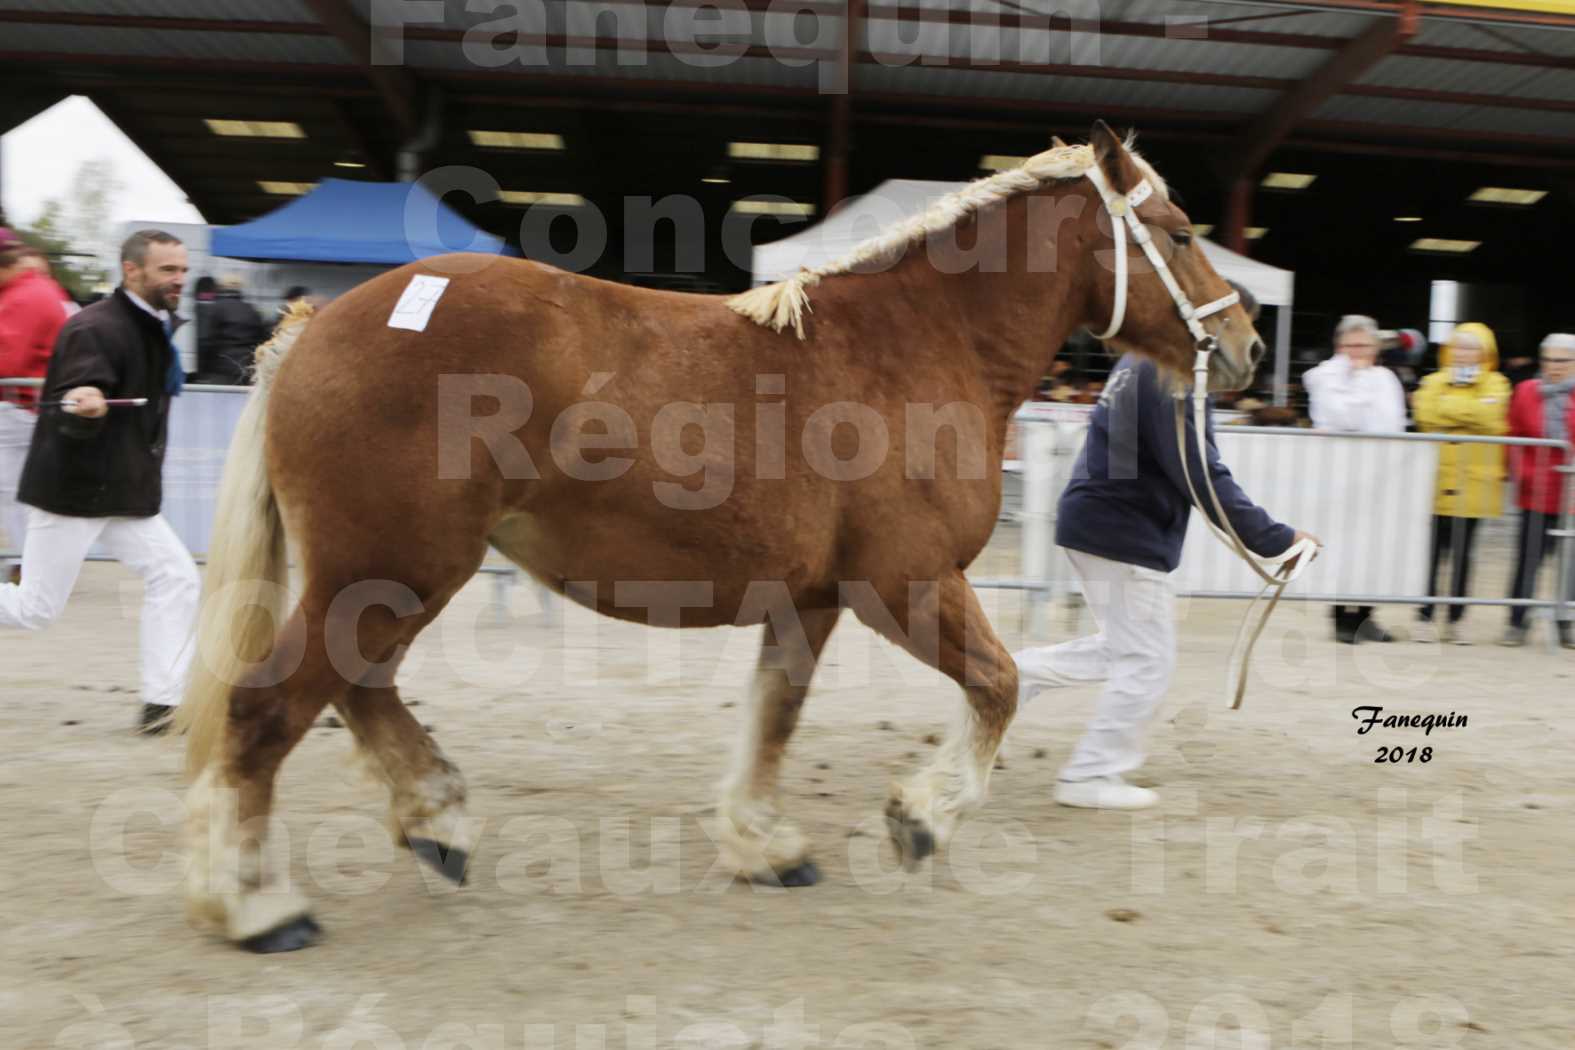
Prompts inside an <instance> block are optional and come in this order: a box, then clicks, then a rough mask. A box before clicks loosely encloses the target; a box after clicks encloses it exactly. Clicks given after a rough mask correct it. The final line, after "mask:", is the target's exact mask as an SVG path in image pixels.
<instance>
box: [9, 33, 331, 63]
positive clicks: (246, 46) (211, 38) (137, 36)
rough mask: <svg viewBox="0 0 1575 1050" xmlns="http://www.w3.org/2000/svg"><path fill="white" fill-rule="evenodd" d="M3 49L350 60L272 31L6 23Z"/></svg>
mask: <svg viewBox="0 0 1575 1050" xmlns="http://www.w3.org/2000/svg"><path fill="white" fill-rule="evenodd" d="M4 47H5V49H6V50H15V51H40V52H61V53H65V54H82V55H134V56H137V57H139V58H173V59H181V58H185V59H191V60H194V61H199V60H208V61H213V60H221V61H222V60H226V59H229V60H234V61H242V62H295V63H301V64H307V65H311V64H326V65H334V64H341V63H348V62H349V61H350V57H349V56H348V55H347V54H346V53H345V50H344V48H343V47H341V46H340V44H339V42H338V41H337V40H334V39H333V38H332V37H327V36H302V35H299V34H278V33H215V32H179V33H172V32H165V31H163V30H153V29H92V30H88V31H84V30H83V29H82V28H81V27H78V26H53V25H7V26H6V27H5V45H4Z"/></svg>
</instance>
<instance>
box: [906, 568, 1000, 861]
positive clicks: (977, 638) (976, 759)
mask: <svg viewBox="0 0 1575 1050" xmlns="http://www.w3.org/2000/svg"><path fill="white" fill-rule="evenodd" d="M937 635H938V641H939V645H938V646H936V647H935V649H933V650H930V651H927V652H926V651H922V650H923V649H927V648H928V647H926V646H921V647H919V649H913V651H914V652H915V655H918V656H919V657H920V658H921V659H924V660H925V661H926V662H932V661H933V662H934V664H935V666H936V668H937V669H939V670H940V671H941V673H943V674H945V675H946V676H947V677H949V678H951V679H952V680H953V681H955V682H956V683H957V684H958V685H960V686H962V689H963V694H964V695H965V697H966V698H967V703H966V704H965V705H964V706H963V708H962V710H961V712H960V717H959V719H958V721H957V723H956V724H954V725H953V726H952V729H951V731H950V732H949V733H948V734H947V737H946V740H945V742H943V743H942V745H941V746H940V748H939V749H938V750H937V751H936V753H935V757H934V758H933V759H932V760H931V762H930V764H929V765H928V766H927V767H925V768H924V769H922V770H920V771H919V772H918V773H916V774H915V775H914V776H912V777H911V778H909V779H908V780H907V781H906V782H905V783H902V784H896V785H893V787H892V797H891V800H890V802H888V803H887V806H886V821H887V826H888V828H889V829H890V831H891V836H892V840H893V841H894V842H895V843H896V845H897V852H898V854H899V855H900V856H901V857H902V860H903V863H904V865H905V866H907V867H908V868H909V869H910V870H911V869H912V868H914V867H916V866H917V865H918V863H919V861H921V860H923V859H924V858H925V857H926V856H928V855H929V854H931V853H933V852H935V850H936V849H937V848H939V847H941V846H944V845H945V844H946V842H947V841H948V840H949V839H950V838H951V835H952V832H953V831H954V830H956V827H957V823H958V821H959V820H960V819H961V818H962V817H964V816H966V815H967V814H968V813H970V812H972V811H973V810H976V809H978V808H979V807H980V806H981V805H983V804H984V799H985V795H986V793H987V791H988V788H989V783H990V770H991V769H992V768H993V767H994V765H995V755H996V752H997V751H998V750H999V748H1000V746H1001V738H1002V736H1004V735H1005V733H1006V728H1007V726H1009V725H1010V724H1011V722H1012V716H1013V715H1014V714H1015V713H1016V711H1017V665H1016V664H1015V663H1013V662H1012V657H1011V654H1010V653H1008V652H1007V651H1006V647H1005V646H1003V645H1002V644H1001V641H1000V639H999V638H997V637H996V636H995V630H994V628H992V627H991V626H990V621H989V620H988V619H987V618H986V617H985V615H984V610H983V609H981V608H980V607H979V599H978V596H977V595H975V594H974V591H973V587H972V586H971V585H970V584H969V583H968V581H967V579H966V578H964V577H963V576H962V574H961V573H957V574H955V575H954V576H952V577H950V578H947V579H945V580H942V581H940V585H939V587H937V588H936V589H935V591H934V592H933V595H932V598H931V600H929V601H927V602H921V603H919V605H918V607H917V608H915V609H913V610H912V611H911V612H910V623H909V633H908V640H909V642H910V649H912V648H913V647H912V645H911V642H912V640H914V639H925V638H930V639H935V638H937Z"/></svg>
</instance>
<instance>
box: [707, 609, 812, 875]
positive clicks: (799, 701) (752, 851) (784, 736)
mask: <svg viewBox="0 0 1575 1050" xmlns="http://www.w3.org/2000/svg"><path fill="white" fill-rule="evenodd" d="M839 611H840V610H837V609H810V610H807V611H803V612H800V613H798V614H797V615H796V616H787V617H777V618H774V619H773V620H771V621H770V622H768V623H767V624H766V633H765V638H764V640H763V641H762V643H761V648H760V662H759V664H758V665H757V666H756V668H755V677H754V681H753V683H751V686H750V690H749V705H748V710H746V711H745V712H744V725H743V733H742V735H741V736H740V738H739V742H738V751H737V753H736V754H735V755H734V757H733V767H732V770H731V771H730V772H729V773H728V776H727V779H726V781H725V782H724V783H723V787H722V800H721V802H720V804H719V805H718V807H717V813H718V815H719V817H720V818H721V826H722V829H721V845H722V851H723V855H724V857H725V859H726V861H727V863H728V864H729V865H730V866H731V867H732V869H733V871H734V872H735V873H736V874H737V876H738V877H739V878H743V879H748V880H750V881H752V882H761V883H766V884H768V885H778V886H811V885H814V884H815V883H816V882H817V881H819V878H820V872H819V869H817V868H816V867H815V865H814V862H812V861H811V860H810V859H809V843H808V841H807V840H806V839H805V838H804V835H803V833H802V832H800V831H799V830H798V828H797V826H795V825H794V824H793V823H792V822H791V821H788V820H786V819H784V818H782V817H781V816H780V815H779V814H778V812H777V799H776V794H777V777H778V774H779V773H780V771H781V768H782V754H783V752H784V751H785V750H786V749H787V742H788V738H789V737H791V736H792V735H793V728H794V727H795V726H796V725H797V724H798V715H799V710H800V709H801V708H802V707H803V705H804V697H805V695H806V694H807V693H808V692H809V680H810V678H811V677H812V676H813V675H814V673H815V664H816V662H817V661H818V660H819V659H820V652H821V649H823V648H824V647H825V644H826V639H827V638H829V637H830V636H831V630H832V628H833V627H835V626H836V623H837V615H838V613H839Z"/></svg>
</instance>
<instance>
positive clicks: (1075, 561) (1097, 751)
mask: <svg viewBox="0 0 1575 1050" xmlns="http://www.w3.org/2000/svg"><path fill="white" fill-rule="evenodd" d="M1066 553H1067V557H1068V558H1069V559H1071V562H1072V569H1073V571H1074V572H1076V573H1077V577H1078V579H1079V580H1081V581H1082V584H1083V597H1084V599H1085V600H1086V601H1087V602H1088V609H1089V611H1090V612H1091V613H1093V616H1094V623H1095V625H1096V626H1097V627H1098V632H1097V633H1095V634H1091V635H1088V636H1087V637H1085V638H1075V639H1073V640H1072V641H1069V642H1062V643H1061V644H1060V645H1047V646H1044V647H1042V648H1038V649H1024V650H1023V651H1022V652H1020V653H1017V654H1015V656H1014V657H1013V659H1014V660H1016V661H1017V673H1018V682H1019V685H1018V699H1019V701H1027V700H1029V699H1031V698H1032V697H1033V696H1034V694H1036V693H1037V692H1039V691H1040V690H1042V689H1051V688H1055V687H1058V686H1068V685H1085V684H1088V683H1092V682H1103V683H1105V688H1104V691H1103V692H1101V693H1100V694H1099V701H1098V704H1097V705H1096V706H1095V708H1094V719H1093V721H1092V722H1090V723H1089V725H1088V728H1087V730H1085V731H1084V733H1083V738H1082V739H1081V740H1079V741H1078V743H1077V747H1076V749H1075V750H1074V751H1073V752H1072V757H1071V758H1070V759H1069V760H1068V761H1067V763H1066V765H1065V766H1063V767H1062V768H1061V773H1060V779H1062V780H1087V779H1090V778H1092V777H1104V776H1112V775H1119V774H1121V773H1127V772H1130V771H1131V770H1134V769H1136V768H1137V767H1138V766H1140V765H1142V764H1143V731H1144V729H1145V728H1146V727H1147V725H1148V722H1149V720H1150V719H1151V718H1153V716H1154V712H1155V711H1157V710H1158V709H1159V705H1160V701H1162V700H1164V698H1165V692H1166V690H1168V689H1169V688H1170V677H1171V674H1172V673H1173V672H1174V671H1175V669H1176V615H1175V596H1176V592H1175V586H1174V584H1172V582H1171V579H1170V576H1169V575H1168V574H1166V573H1163V572H1158V571H1156V570H1154V569H1145V568H1142V567H1140V566H1137V565H1128V564H1126V563H1124V562H1118V561H1111V560H1109V559H1108V558H1100V557H1097V556H1095V555H1092V554H1085V553H1083V552H1082V551H1074V550H1069V551H1067V552H1066Z"/></svg>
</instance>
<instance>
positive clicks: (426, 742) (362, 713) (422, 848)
mask: <svg viewBox="0 0 1575 1050" xmlns="http://www.w3.org/2000/svg"><path fill="white" fill-rule="evenodd" d="M414 633H415V632H414V631H412V632H411V634H412V635H414ZM335 706H336V707H337V708H338V710H339V713H340V715H342V716H343V717H344V720H345V724H346V725H347V726H349V727H350V731H351V732H352V733H354V734H355V738H356V743H357V744H358V745H359V746H360V748H361V750H362V752H363V753H364V754H365V756H366V759H367V762H368V763H369V764H370V765H371V767H372V770H373V772H375V773H376V774H377V775H378V777H379V778H380V779H381V780H382V781H383V782H384V783H385V784H387V785H388V789H389V803H390V804H389V815H388V828H389V832H390V834H392V835H393V837H394V841H395V842H396V843H398V844H399V845H401V846H404V847H406V848H408V849H410V850H412V851H413V852H414V853H415V854H416V856H418V857H420V858H421V859H422V860H424V861H426V862H427V863H428V864H430V865H432V867H434V868H436V869H437V870H438V871H439V872H441V873H442V874H443V875H444V876H445V877H446V878H448V879H450V880H451V881H453V882H457V883H461V884H463V883H464V881H465V869H466V867H467V866H468V865H469V863H470V854H469V851H468V850H467V849H466V848H465V847H464V846H463V845H461V843H467V844H468V840H467V839H466V838H465V837H464V834H463V825H464V815H465V778H464V777H463V776H462V775H461V774H460V772H459V768H458V767H457V766H455V765H454V764H453V763H452V762H450V761H449V760H448V759H447V758H445V757H444V756H443V751H442V749H441V748H439V747H438V745H437V741H435V740H433V739H432V736H431V734H429V733H428V732H427V731H426V729H424V728H423V727H422V725H421V723H420V722H418V721H417V720H416V718H415V716H414V715H412V714H411V713H410V710H409V709H408V708H407V707H405V704H404V701H402V700H401V699H400V698H399V690H398V689H397V688H396V687H395V686H393V685H391V684H390V685H387V686H381V687H379V686H370V685H356V686H353V687H352V688H351V689H350V691H349V693H347V694H346V695H345V696H344V698H343V699H341V700H339V701H338V702H337V703H336V705H335Z"/></svg>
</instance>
